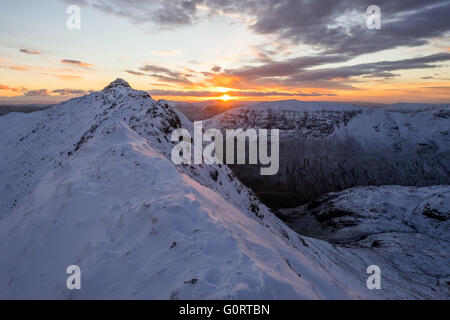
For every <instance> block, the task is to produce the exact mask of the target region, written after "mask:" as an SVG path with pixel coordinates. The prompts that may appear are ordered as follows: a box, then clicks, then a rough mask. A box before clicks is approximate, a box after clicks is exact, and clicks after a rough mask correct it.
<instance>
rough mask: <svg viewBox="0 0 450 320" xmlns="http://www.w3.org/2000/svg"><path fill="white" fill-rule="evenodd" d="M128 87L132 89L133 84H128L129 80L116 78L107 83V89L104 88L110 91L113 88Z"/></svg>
mask: <svg viewBox="0 0 450 320" xmlns="http://www.w3.org/2000/svg"><path fill="white" fill-rule="evenodd" d="M119 87H120V88H127V89H131V86H130V85H129V84H128V82H126V81H125V80H123V79H120V78H117V79H116V80H114V81H113V82H111V83H110V84H109V85H107V86H106V87H105V89H103V91H109V90H110V89H113V88H119Z"/></svg>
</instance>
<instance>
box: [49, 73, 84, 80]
mask: <svg viewBox="0 0 450 320" xmlns="http://www.w3.org/2000/svg"><path fill="white" fill-rule="evenodd" d="M42 74H43V75H47V76H51V77H55V78H58V79H61V80H79V79H82V78H83V77H81V76H77V75H72V74H59V73H42Z"/></svg>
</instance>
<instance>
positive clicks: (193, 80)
mask: <svg viewBox="0 0 450 320" xmlns="http://www.w3.org/2000/svg"><path fill="white" fill-rule="evenodd" d="M186 3H189V5H187V4H185V2H182V1H166V2H162V1H153V2H150V3H147V4H137V3H130V4H126V3H124V2H123V1H120V0H113V1H109V2H108V3H104V2H98V1H96V0H87V1H84V0H83V1H82V0H75V1H66V0H49V1H46V2H45V3H36V2H35V1H31V0H22V1H10V0H8V1H4V4H3V8H4V10H2V12H1V13H0V17H1V19H0V33H1V34H2V40H1V41H0V77H1V80H0V104H1V105H14V104H56V103H60V102H63V101H66V100H69V99H71V98H74V97H77V96H82V95H85V94H87V93H89V92H92V91H99V90H101V89H102V88H103V87H104V86H105V85H106V84H107V83H109V82H110V81H111V79H115V78H126V79H127V81H128V82H129V83H130V84H131V86H132V87H133V88H135V89H138V90H145V91H147V92H149V93H150V95H151V96H152V97H153V98H155V99H156V100H159V99H165V100H169V101H186V102H200V101H214V100H221V101H225V102H226V101H249V102H251V101H281V100H291V99H296V100H304V101H330V102H352V101H354V102H365V103H380V104H393V103H419V102H420V103H449V102H450V63H449V61H450V34H449V32H450V22H449V21H450V19H448V16H449V14H450V2H449V1H442V0H436V1H435V0H433V1H428V2H426V3H423V2H420V1H407V2H404V1H402V2H397V1H394V2H392V1H388V2H385V1H380V2H379V4H378V5H379V8H380V27H379V28H375V29H369V28H368V19H369V18H370V15H369V14H368V12H367V6H368V4H369V2H367V1H361V2H360V3H358V4H355V3H352V2H349V1H344V0H341V1H333V2H332V3H329V4H327V5H322V4H316V5H314V4H312V3H309V2H307V1H296V2H295V1H294V2H293V1H285V2H277V1H268V0H267V1H261V5H260V6H259V7H258V8H255V7H254V6H252V5H251V2H249V1H228V2H227V5H224V4H223V3H221V2H218V1H214V0H202V1H187V2H186ZM73 6H75V9H77V8H78V9H79V15H78V13H77V10H74V7H73ZM74 19H75V20H74ZM77 19H79V25H78V26H77V25H76V23H75V27H74V28H69V27H70V23H74V21H75V22H77V21H78V20H77ZM429 19H433V23H432V24H424V22H425V21H428V20H429ZM78 27H79V28H78ZM118 44H119V45H118Z"/></svg>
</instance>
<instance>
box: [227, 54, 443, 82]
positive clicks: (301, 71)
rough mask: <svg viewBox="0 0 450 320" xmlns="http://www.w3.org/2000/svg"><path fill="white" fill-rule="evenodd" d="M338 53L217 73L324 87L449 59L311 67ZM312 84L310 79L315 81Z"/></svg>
mask: <svg viewBox="0 0 450 320" xmlns="http://www.w3.org/2000/svg"><path fill="white" fill-rule="evenodd" d="M340 58H341V57H340V56H323V57H305V58H295V59H290V60H286V61H284V62H271V63H267V64H263V65H261V66H257V67H242V68H237V69H228V70H225V71H224V72H223V73H222V74H221V75H220V76H222V77H225V78H227V77H234V78H237V79H239V80H235V82H237V83H239V82H240V83H249V82H250V81H255V82H257V83H261V82H262V81H265V82H266V83H267V82H270V81H273V82H276V83H278V84H280V85H288V86H295V85H299V84H300V83H302V82H308V83H309V84H312V85H313V86H314V87H326V86H324V85H325V84H324V82H323V81H335V80H336V81H340V82H343V81H345V80H349V79H350V78H352V77H359V76H365V77H383V78H392V77H395V76H398V74H395V73H393V71H400V70H411V69H431V68H437V67H438V65H437V63H440V62H445V61H450V53H446V52H445V53H439V54H434V55H428V56H423V57H417V58H412V59H404V60H397V61H379V62H374V63H364V64H357V65H351V66H343V67H335V68H315V69H311V67H314V66H316V65H320V64H321V63H325V62H326V61H330V62H332V61H335V62H338V61H339V59H340ZM319 81H322V82H320V83H316V84H314V82H319Z"/></svg>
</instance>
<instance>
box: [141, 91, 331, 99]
mask: <svg viewBox="0 0 450 320" xmlns="http://www.w3.org/2000/svg"><path fill="white" fill-rule="evenodd" d="M149 93H150V95H153V96H167V97H169V96H175V97H199V98H214V97H220V96H222V95H223V94H224V92H216V91H178V90H150V91H149ZM226 94H228V95H229V96H232V97H240V98H243V97H322V96H336V94H333V93H316V92H312V93H302V92H293V93H292V92H281V91H270V92H267V91H230V92H226Z"/></svg>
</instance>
